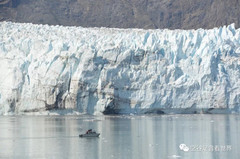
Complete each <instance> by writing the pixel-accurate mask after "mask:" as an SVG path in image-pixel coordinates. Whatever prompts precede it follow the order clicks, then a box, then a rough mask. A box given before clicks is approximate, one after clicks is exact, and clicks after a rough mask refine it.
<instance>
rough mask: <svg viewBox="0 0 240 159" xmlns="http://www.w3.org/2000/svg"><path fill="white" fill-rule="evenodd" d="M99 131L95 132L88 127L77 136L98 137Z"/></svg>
mask: <svg viewBox="0 0 240 159" xmlns="http://www.w3.org/2000/svg"><path fill="white" fill-rule="evenodd" d="M99 135H100V133H96V132H95V131H92V129H89V130H88V131H87V132H86V133H85V134H80V135H79V137H99Z"/></svg>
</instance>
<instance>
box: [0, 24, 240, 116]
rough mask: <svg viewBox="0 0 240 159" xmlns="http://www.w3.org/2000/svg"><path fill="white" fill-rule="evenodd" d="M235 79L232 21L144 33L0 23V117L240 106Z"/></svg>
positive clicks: (238, 68)
mask: <svg viewBox="0 0 240 159" xmlns="http://www.w3.org/2000/svg"><path fill="white" fill-rule="evenodd" d="M239 78H240V30H239V29H235V28H234V25H229V26H227V27H225V26H224V27H221V28H214V29H211V30H203V29H198V30H142V29H109V28H82V27H62V26H48V25H33V24H19V23H11V22H1V23H0V114H10V113H17V114H18V113H24V112H39V111H46V110H73V111H76V112H81V113H89V114H98V113H101V112H105V113H146V112H151V111H153V112H154V111H156V112H157V113H163V112H165V113H174V112H178V111H180V112H189V110H190V112H196V111H198V110H205V109H207V110H209V111H211V110H224V112H228V111H230V112H231V111H239V106H240V80H239ZM214 108H218V109H214Z"/></svg>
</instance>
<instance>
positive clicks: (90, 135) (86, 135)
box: [79, 133, 100, 137]
mask: <svg viewBox="0 0 240 159" xmlns="http://www.w3.org/2000/svg"><path fill="white" fill-rule="evenodd" d="M99 135H100V134H99V133H96V134H80V135H79V137H99Z"/></svg>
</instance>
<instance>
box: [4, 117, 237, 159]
mask: <svg viewBox="0 0 240 159" xmlns="http://www.w3.org/2000/svg"><path fill="white" fill-rule="evenodd" d="M90 128H91V129H94V130H96V131H97V132H99V133H101V135H100V137H98V138H79V137H78V136H79V134H81V133H85V131H86V130H87V129H90ZM239 156H240V115H156V116H155V115H148V116H1V117H0V158H1V159H2V158H7V159H9V158H14V159H30V158H31V159H45V158H49V159H75V158H76V159H85V158H86V159H114V158H115V159H160V158H161V159H168V158H169V159H170V158H179V159H181V158H183V159H237V158H239Z"/></svg>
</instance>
